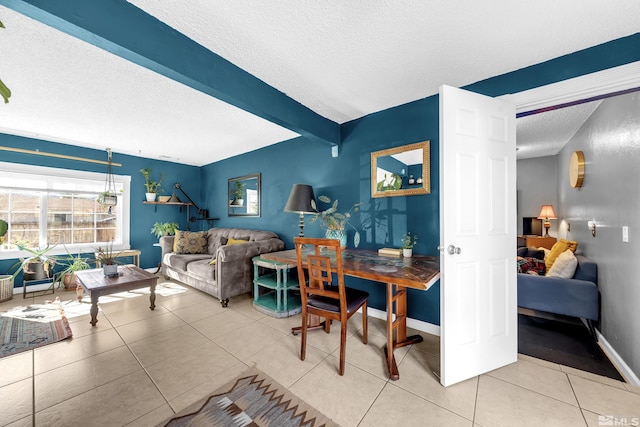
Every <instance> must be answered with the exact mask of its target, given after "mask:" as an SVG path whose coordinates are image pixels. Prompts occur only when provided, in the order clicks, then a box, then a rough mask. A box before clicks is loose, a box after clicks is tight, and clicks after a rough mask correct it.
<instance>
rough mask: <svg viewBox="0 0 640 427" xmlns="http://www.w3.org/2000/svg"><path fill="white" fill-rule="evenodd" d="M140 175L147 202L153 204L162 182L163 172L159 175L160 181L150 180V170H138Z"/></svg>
mask: <svg viewBox="0 0 640 427" xmlns="http://www.w3.org/2000/svg"><path fill="white" fill-rule="evenodd" d="M140 173H141V174H142V176H143V177H144V188H145V190H146V193H145V196H146V198H147V202H153V201H155V200H156V194H157V193H158V191H160V189H161V187H160V185H161V184H162V181H164V172H162V173H161V174H160V179H159V180H158V181H154V180H152V179H151V168H144V169H140Z"/></svg>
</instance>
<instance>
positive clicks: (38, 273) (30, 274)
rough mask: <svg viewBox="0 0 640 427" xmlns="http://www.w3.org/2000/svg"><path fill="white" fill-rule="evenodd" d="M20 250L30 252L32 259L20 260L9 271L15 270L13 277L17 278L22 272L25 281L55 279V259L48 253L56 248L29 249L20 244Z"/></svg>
mask: <svg viewBox="0 0 640 427" xmlns="http://www.w3.org/2000/svg"><path fill="white" fill-rule="evenodd" d="M17 246H18V249H20V250H21V251H25V252H29V253H30V254H31V256H30V257H27V258H20V260H19V261H18V262H17V263H15V264H14V265H13V266H11V268H10V269H9V270H12V269H15V270H16V271H15V272H14V273H13V277H14V278H15V277H16V276H17V275H18V274H20V272H23V280H42V279H47V278H51V277H53V266H54V264H55V263H56V260H55V259H54V258H51V257H49V256H47V252H49V251H50V250H51V249H53V248H54V247H55V245H53V246H47V247H45V248H28V247H26V246H25V245H22V244H18V245H17Z"/></svg>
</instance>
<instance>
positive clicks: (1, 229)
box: [0, 219, 9, 244]
mask: <svg viewBox="0 0 640 427" xmlns="http://www.w3.org/2000/svg"><path fill="white" fill-rule="evenodd" d="M7 231H9V224H7V221H5V220H4V219H0V244H4V239H5V236H6V235H7Z"/></svg>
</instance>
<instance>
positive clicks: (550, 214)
mask: <svg viewBox="0 0 640 427" xmlns="http://www.w3.org/2000/svg"><path fill="white" fill-rule="evenodd" d="M538 219H542V220H544V224H543V225H544V230H545V234H544V237H549V227H551V223H550V222H549V220H550V219H557V217H556V213H555V212H554V211H553V205H542V208H541V209H540V213H539V214H538Z"/></svg>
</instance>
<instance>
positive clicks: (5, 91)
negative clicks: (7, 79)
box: [0, 21, 11, 104]
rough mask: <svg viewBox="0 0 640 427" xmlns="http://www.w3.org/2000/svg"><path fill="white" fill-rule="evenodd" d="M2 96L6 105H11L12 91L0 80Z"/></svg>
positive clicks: (2, 26)
mask: <svg viewBox="0 0 640 427" xmlns="http://www.w3.org/2000/svg"><path fill="white" fill-rule="evenodd" d="M0 28H4V24H3V23H2V21H0ZM0 96H2V99H4V103H5V104H8V103H9V98H11V90H10V89H9V88H8V87H7V86H6V85H5V84H4V83H3V82H2V80H0Z"/></svg>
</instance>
